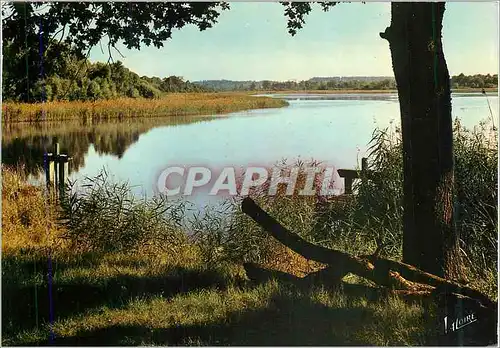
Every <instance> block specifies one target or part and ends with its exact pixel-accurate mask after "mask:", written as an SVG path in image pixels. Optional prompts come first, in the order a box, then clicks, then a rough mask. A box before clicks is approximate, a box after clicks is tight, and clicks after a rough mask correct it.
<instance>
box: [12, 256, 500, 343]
mask: <svg viewBox="0 0 500 348" xmlns="http://www.w3.org/2000/svg"><path fill="white" fill-rule="evenodd" d="M32 266H33V265H26V268H27V269H29V268H30V267H32ZM59 266H60V267H65V265H59ZM31 269H32V268H31ZM9 279H10V282H9V283H7V284H5V283H4V286H3V289H2V290H3V291H2V307H3V313H2V319H3V320H2V329H3V333H4V335H5V336H11V337H13V336H14V335H15V334H16V333H19V332H20V331H22V330H23V329H29V328H33V327H34V325H35V307H34V303H35V298H34V288H33V287H32V286H21V285H19V284H15V283H13V281H12V277H10V278H9ZM72 281H74V282H75V283H74V284H57V285H55V286H54V288H53V303H54V314H55V317H54V319H55V320H60V319H63V318H65V317H70V316H76V315H78V314H79V313H83V312H84V311H86V310H88V309H91V308H98V307H100V306H103V305H106V306H107V307H111V308H113V307H114V308H123V307H125V305H126V304H127V302H128V300H130V299H131V298H134V297H137V296H140V297H148V296H154V295H159V294H161V295H163V296H165V297H169V296H173V295H175V294H178V293H185V292H189V291H192V290H198V289H203V288H205V289H207V288H218V289H221V290H223V289H225V288H227V287H228V285H229V284H228V280H227V278H224V277H223V276H222V275H221V274H220V273H218V272H215V271H207V270H205V271H196V270H190V269H184V268H176V269H173V270H172V271H171V273H169V274H166V275H165V276H164V277H139V276H116V277H112V278H108V279H106V283H105V284H104V283H103V284H99V285H92V284H88V283H87V284H85V283H84V279H72ZM87 281H88V280H87ZM79 282H80V283H79ZM247 288H248V289H250V288H249V287H247ZM344 295H345V296H346V298H348V299H349V300H356V299H363V300H364V301H367V302H370V303H378V304H379V305H382V306H383V305H384V301H383V300H381V299H380V298H374V297H373V296H370V295H369V294H367V293H364V292H363V291H355V292H353V291H347V289H345V292H344ZM422 305H423V306H424V310H423V314H422V315H423V319H424V320H421V321H419V322H415V323H414V322H411V320H410V321H408V320H406V321H404V322H403V323H402V325H400V326H398V325H394V322H397V320H399V319H398V318H394V319H392V317H391V316H390V315H387V314H386V315H385V316H382V317H381V316H380V310H379V312H378V313H377V312H376V311H375V309H374V307H371V306H360V305H353V306H351V305H349V306H341V307H338V308H336V307H335V306H326V305H323V304H321V303H318V302H317V301H314V300H313V299H312V297H311V296H310V293H307V291H306V292H305V293H302V295H297V294H296V293H294V292H291V293H290V292H288V293H287V292H285V293H280V292H278V293H275V294H273V295H271V300H270V302H269V305H268V306H266V308H263V309H259V310H249V309H246V310H239V311H234V312H231V313H229V314H227V315H226V316H225V317H224V318H222V319H216V320H214V321H208V322H202V323H199V324H189V325H178V326H175V325H172V326H168V327H161V328H155V327H148V326H142V325H124V324H122V325H109V326H105V327H103V328H99V329H84V330H81V331H78V332H77V333H76V334H74V335H73V336H68V337H56V338H55V341H54V342H53V343H54V344H55V345H60V346H76V345H81V346H98V345H129V346H135V345H217V346H219V345H241V346H248V345H254V346H261V345H267V346H270V345H271V346H272V345H290V346H299V345H316V346H326V345H328V346H330V345H373V344H382V345H406V344H420V345H486V344H491V343H492V342H490V341H488V340H485V339H484V338H485V337H486V336H487V335H489V336H491V332H490V331H492V330H493V332H496V316H495V318H486V317H485V316H483V314H482V313H479V312H478V313H476V314H477V317H478V321H477V322H476V323H473V324H471V325H470V326H467V327H466V328H463V329H462V330H461V331H458V332H456V333H448V334H446V335H445V334H443V332H442V317H443V315H449V316H450V319H452V318H453V315H452V314H451V313H453V312H454V309H453V308H454V307H456V306H457V305H460V304H457V303H446V304H440V303H437V306H438V308H437V310H436V312H435V313H434V314H431V313H429V312H428V310H431V307H430V306H428V305H426V304H422ZM462 305H463V304H462ZM48 308H49V306H48V289H47V288H46V287H39V288H38V314H39V321H40V323H41V322H42V321H47V320H48V318H49V317H48V315H49V309H48ZM193 310H195V309H193ZM401 310H403V311H404V310H405V307H404V306H401ZM389 313H390V312H389ZM165 315H167V313H166V314H165ZM403 318H404V317H403ZM407 318H411V316H410V317H407ZM377 323H378V324H377ZM422 323H423V324H422ZM418 325H423V326H424V327H420V328H418V327H417V329H416V330H414V327H416V326H418ZM401 326H402V327H401ZM493 343H494V342H493ZM22 344H23V345H49V344H50V342H49V341H48V339H47V340H45V341H40V340H36V341H32V342H29V339H28V340H23V342H22Z"/></svg>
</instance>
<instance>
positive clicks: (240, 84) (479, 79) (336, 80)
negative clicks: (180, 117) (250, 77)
mask: <svg viewBox="0 0 500 348" xmlns="http://www.w3.org/2000/svg"><path fill="white" fill-rule="evenodd" d="M193 83H194V84H197V85H199V86H203V87H205V88H209V89H213V90H216V91H259V90H260V91H282V90H337V89H352V90H394V89H396V81H395V80H394V78H391V77H377V76H373V77H369V76H368V77H366V76H361V77H356V76H347V77H314V78H312V79H309V80H303V81H300V82H297V81H269V80H264V81H231V80H207V81H195V82H193ZM497 85H498V75H497V74H495V75H490V74H488V75H479V74H478V75H470V76H467V75H464V74H460V75H458V76H453V77H452V78H451V86H452V88H455V89H459V88H494V87H497Z"/></svg>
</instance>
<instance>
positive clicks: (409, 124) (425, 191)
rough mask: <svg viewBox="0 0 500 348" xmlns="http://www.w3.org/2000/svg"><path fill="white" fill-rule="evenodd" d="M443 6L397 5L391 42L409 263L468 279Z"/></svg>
mask: <svg viewBox="0 0 500 348" xmlns="http://www.w3.org/2000/svg"><path fill="white" fill-rule="evenodd" d="M444 10H445V5H444V3H421V2H418V3H400V2H398V3H394V2H393V3H392V5H391V25H390V26H389V27H388V28H387V29H386V31H385V32H384V33H381V34H380V36H381V37H382V38H384V39H387V40H388V41H389V46H390V50H391V56H392V64H393V70H394V75H395V78H396V84H397V88H398V96H399V104H400V112H401V128H402V135H403V171H404V189H403V191H404V198H403V205H404V221H403V225H404V235H403V261H404V262H405V263H407V264H411V265H414V266H416V267H417V268H420V269H422V270H424V271H426V272H429V273H432V274H436V275H438V276H441V277H446V278H451V279H463V278H464V274H463V267H462V261H461V257H460V249H459V244H458V241H459V237H458V235H457V229H456V228H455V226H454V220H453V219H454V207H453V205H454V204H453V185H454V175H453V148H452V145H453V131H452V118H451V90H450V75H449V72H448V68H447V65H446V61H445V58H444V54H443V46H442V41H441V33H442V20H443V14H444Z"/></svg>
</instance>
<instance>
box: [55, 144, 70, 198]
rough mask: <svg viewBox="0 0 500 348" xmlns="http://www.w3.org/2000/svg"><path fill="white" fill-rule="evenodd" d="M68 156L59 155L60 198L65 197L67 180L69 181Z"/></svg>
mask: <svg viewBox="0 0 500 348" xmlns="http://www.w3.org/2000/svg"><path fill="white" fill-rule="evenodd" d="M68 161H69V157H68V155H63V154H61V155H59V157H58V158H57V162H58V166H59V173H58V174H59V175H58V176H59V197H60V198H62V197H64V194H65V186H66V180H67V179H68Z"/></svg>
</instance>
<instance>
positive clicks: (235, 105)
mask: <svg viewBox="0 0 500 348" xmlns="http://www.w3.org/2000/svg"><path fill="white" fill-rule="evenodd" d="M286 105H288V103H287V102H286V101H284V100H280V99H274V98H268V97H254V96H251V95H248V94H245V93H171V94H168V95H165V96H163V97H161V98H155V99H146V98H126V97H125V98H117V99H109V100H96V101H52V102H46V103H33V104H29V103H11V102H7V103H4V104H3V106H2V121H3V122H40V121H62V120H80V121H83V122H93V121H104V120H110V119H125V118H138V117H161V116H188V115H213V114H226V113H230V112H237V111H244V110H251V109H263V108H278V107H283V106H286Z"/></svg>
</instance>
